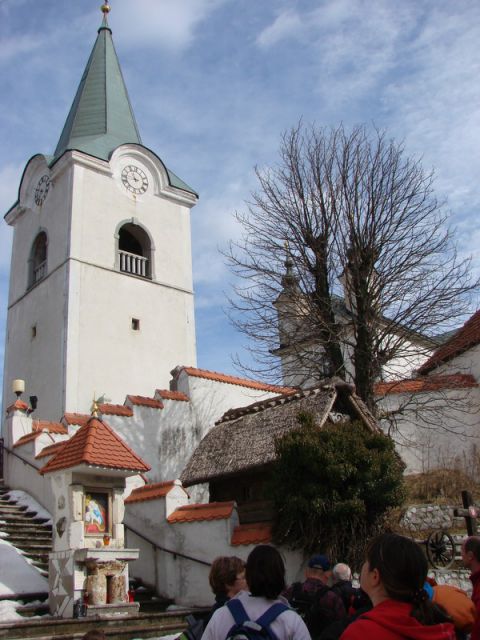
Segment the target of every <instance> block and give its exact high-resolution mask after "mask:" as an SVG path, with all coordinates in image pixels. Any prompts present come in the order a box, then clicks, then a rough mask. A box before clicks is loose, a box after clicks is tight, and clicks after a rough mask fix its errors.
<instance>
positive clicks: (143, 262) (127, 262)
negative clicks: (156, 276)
mask: <svg viewBox="0 0 480 640" xmlns="http://www.w3.org/2000/svg"><path fill="white" fill-rule="evenodd" d="M118 256H119V259H120V271H123V272H124V273H131V274H132V275H134V276H141V277H142V278H148V276H149V274H148V258H145V257H144V256H139V255H137V254H136V253H129V252H128V251H121V250H119V251H118Z"/></svg>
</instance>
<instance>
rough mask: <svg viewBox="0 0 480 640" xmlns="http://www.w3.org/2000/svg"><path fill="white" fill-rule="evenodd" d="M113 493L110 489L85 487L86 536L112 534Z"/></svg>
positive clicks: (84, 516) (84, 515) (84, 519)
mask: <svg viewBox="0 0 480 640" xmlns="http://www.w3.org/2000/svg"><path fill="white" fill-rule="evenodd" d="M111 503H112V495H111V493H110V492H108V491H101V490H98V489H92V490H90V489H88V488H86V489H85V497H84V507H83V522H84V533H85V535H86V536H99V535H102V536H110V535H111V534H112V523H111V517H110V514H111V511H112V506H111Z"/></svg>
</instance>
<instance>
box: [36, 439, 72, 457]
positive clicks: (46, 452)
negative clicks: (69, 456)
mask: <svg viewBox="0 0 480 640" xmlns="http://www.w3.org/2000/svg"><path fill="white" fill-rule="evenodd" d="M67 442H68V440H62V441H61V442H55V444H50V445H48V447H43V449H42V450H41V451H40V453H38V454H37V455H36V456H35V459H38V458H46V457H47V456H52V455H53V454H54V453H58V451H59V450H60V449H61V448H62V447H63V446H65V445H66V444H67Z"/></svg>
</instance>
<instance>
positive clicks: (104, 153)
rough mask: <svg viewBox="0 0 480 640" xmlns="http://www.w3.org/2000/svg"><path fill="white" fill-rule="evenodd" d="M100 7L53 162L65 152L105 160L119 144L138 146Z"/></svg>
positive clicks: (124, 90)
mask: <svg viewBox="0 0 480 640" xmlns="http://www.w3.org/2000/svg"><path fill="white" fill-rule="evenodd" d="M106 6H108V5H104V7H106ZM104 7H102V11H103V22H102V26H101V27H100V29H99V30H98V36H97V40H96V42H95V45H94V47H93V50H92V53H91V54H90V58H89V60H88V63H87V66H86V68H85V71H84V73H83V76H82V79H81V80H80V84H79V86H78V89H77V93H76V95H75V99H74V101H73V104H72V106H71V108H70V113H69V114H68V117H67V121H66V122H65V126H64V127H63V131H62V135H61V136H60V140H59V141H58V144H57V148H56V149H55V160H56V159H57V158H59V157H60V156H61V155H62V154H63V153H64V152H65V151H66V150H67V149H77V150H78V151H83V152H84V153H88V154H90V155H92V156H95V157H97V158H101V159H103V160H108V158H109V156H110V154H111V152H112V151H113V150H114V149H116V148H117V147H118V146H119V145H121V144H126V143H129V142H130V143H137V144H141V140H140V134H139V133H138V129H137V124H136V122H135V116H134V115H133V110H132V106H131V104H130V100H129V98H128V93H127V88H126V87H125V83H124V80H123V76H122V71H121V69H120V64H119V62H118V58H117V54H116V52H115V47H114V46H113V40H112V32H111V29H110V27H109V26H108V22H107V13H108V11H105V10H104ZM108 10H109V8H108Z"/></svg>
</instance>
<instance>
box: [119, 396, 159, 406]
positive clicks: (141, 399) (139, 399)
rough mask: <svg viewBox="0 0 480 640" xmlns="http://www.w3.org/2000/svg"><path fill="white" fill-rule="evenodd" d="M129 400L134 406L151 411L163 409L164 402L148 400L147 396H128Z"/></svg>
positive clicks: (153, 399)
mask: <svg viewBox="0 0 480 640" xmlns="http://www.w3.org/2000/svg"><path fill="white" fill-rule="evenodd" d="M127 400H128V401H129V402H131V403H132V404H135V405H139V406H141V407H150V408H151V409H163V402H162V401H161V400H155V398H146V397H145V396H127Z"/></svg>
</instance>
